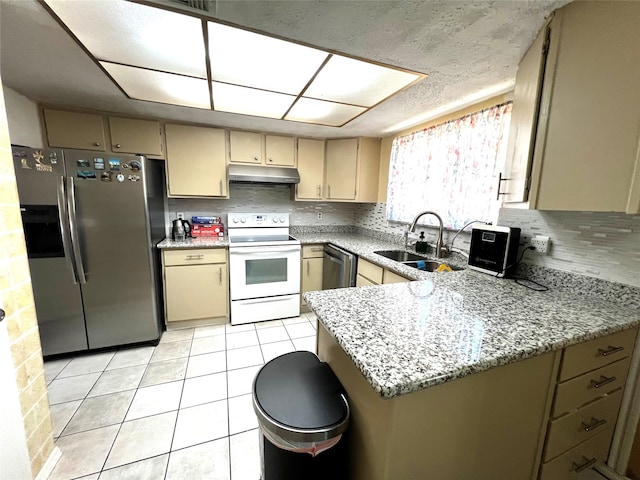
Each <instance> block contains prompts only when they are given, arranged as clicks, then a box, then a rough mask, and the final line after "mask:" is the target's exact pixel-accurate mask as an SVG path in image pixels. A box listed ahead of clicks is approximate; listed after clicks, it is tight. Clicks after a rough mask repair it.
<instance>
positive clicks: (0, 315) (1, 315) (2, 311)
mask: <svg viewBox="0 0 640 480" xmlns="http://www.w3.org/2000/svg"><path fill="white" fill-rule="evenodd" d="M4 317H5V313H4V310H3V309H1V308H0V322H1V321H2V320H4Z"/></svg>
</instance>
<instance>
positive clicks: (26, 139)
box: [4, 87, 46, 148]
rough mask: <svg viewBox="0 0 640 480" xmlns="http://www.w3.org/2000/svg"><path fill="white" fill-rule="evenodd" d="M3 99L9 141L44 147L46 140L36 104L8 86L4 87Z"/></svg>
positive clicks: (15, 143)
mask: <svg viewBox="0 0 640 480" xmlns="http://www.w3.org/2000/svg"><path fill="white" fill-rule="evenodd" d="M4 100H5V104H6V109H7V121H8V122H9V136H10V138H11V143H12V144H14V145H24V146H26V147H33V148H44V147H45V146H46V142H45V141H44V135H43V131H42V124H41V122H40V114H39V111H38V104H37V103H36V102H34V101H33V100H31V99H29V98H27V97H25V96H23V95H20V94H19V93H18V92H16V91H15V90H12V89H10V88H8V87H4Z"/></svg>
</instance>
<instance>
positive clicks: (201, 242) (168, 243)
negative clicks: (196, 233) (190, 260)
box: [156, 235, 229, 250]
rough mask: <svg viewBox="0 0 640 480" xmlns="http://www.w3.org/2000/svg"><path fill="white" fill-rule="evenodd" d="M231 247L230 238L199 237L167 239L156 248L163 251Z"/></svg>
mask: <svg viewBox="0 0 640 480" xmlns="http://www.w3.org/2000/svg"><path fill="white" fill-rule="evenodd" d="M228 246H229V237H227V236H226V235H225V236H224V237H198V238H187V239H186V240H172V239H171V238H169V237H167V238H165V239H164V240H162V241H161V242H160V243H158V245H156V248H159V249H161V250H169V249H185V248H223V247H228Z"/></svg>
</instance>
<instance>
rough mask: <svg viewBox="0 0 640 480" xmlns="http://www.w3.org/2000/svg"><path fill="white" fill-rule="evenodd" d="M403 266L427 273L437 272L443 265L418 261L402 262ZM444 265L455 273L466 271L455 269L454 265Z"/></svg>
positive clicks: (428, 261) (459, 268) (429, 261)
mask: <svg viewBox="0 0 640 480" xmlns="http://www.w3.org/2000/svg"><path fill="white" fill-rule="evenodd" d="M402 264H403V265H406V266H407V267H413V268H417V269H418V270H424V271H425V272H435V271H436V270H438V267H439V266H440V265H443V264H442V263H440V262H434V261H431V260H422V261H416V262H402ZM444 265H447V266H448V267H449V268H450V269H451V270H453V271H457V270H464V269H463V268H461V267H454V266H453V265H449V264H444Z"/></svg>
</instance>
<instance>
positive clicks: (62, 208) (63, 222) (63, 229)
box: [56, 176, 78, 285]
mask: <svg viewBox="0 0 640 480" xmlns="http://www.w3.org/2000/svg"><path fill="white" fill-rule="evenodd" d="M56 194H57V199H58V221H59V222H60V234H61V235H62V251H63V252H64V258H65V260H66V262H67V266H68V267H69V271H71V277H72V280H73V284H74V285H77V284H78V278H77V273H76V269H75V267H74V266H73V259H72V258H71V256H72V255H73V252H72V251H71V245H69V243H70V239H69V235H70V231H69V217H68V216H67V205H66V202H65V197H64V177H62V176H61V177H59V178H58V188H57V191H56Z"/></svg>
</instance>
